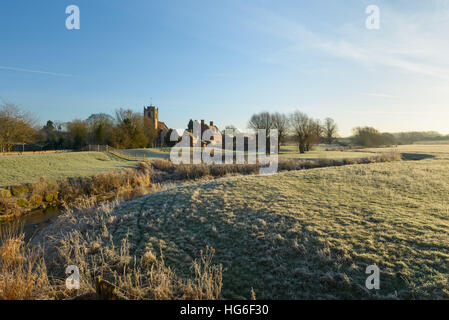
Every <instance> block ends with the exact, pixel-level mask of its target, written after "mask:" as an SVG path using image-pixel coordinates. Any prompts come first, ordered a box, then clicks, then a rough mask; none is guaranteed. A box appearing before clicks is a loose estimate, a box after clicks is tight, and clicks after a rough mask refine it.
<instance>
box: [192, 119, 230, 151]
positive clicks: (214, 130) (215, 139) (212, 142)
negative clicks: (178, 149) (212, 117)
mask: <svg viewBox="0 0 449 320" xmlns="http://www.w3.org/2000/svg"><path fill="white" fill-rule="evenodd" d="M190 121H192V120H190ZM192 123H195V124H196V125H200V128H201V137H195V136H194V135H193V131H192V129H191V128H189V129H188V132H187V134H188V135H189V136H190V146H194V145H197V144H198V140H199V139H198V138H200V139H201V146H202V147H206V146H207V145H208V146H210V147H212V146H216V145H217V144H220V143H221V141H222V136H221V132H220V130H218V127H217V126H215V125H214V122H213V121H210V122H209V125H207V124H206V121H205V120H201V124H200V123H198V121H197V120H195V121H192ZM206 130H210V131H211V137H210V139H208V138H206V137H203V134H204V132H205V131H206Z"/></svg>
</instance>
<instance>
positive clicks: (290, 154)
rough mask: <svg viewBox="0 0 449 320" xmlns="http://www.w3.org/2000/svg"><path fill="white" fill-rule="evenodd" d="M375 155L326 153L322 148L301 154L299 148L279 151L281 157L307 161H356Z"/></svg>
mask: <svg viewBox="0 0 449 320" xmlns="http://www.w3.org/2000/svg"><path fill="white" fill-rule="evenodd" d="M372 155H373V154H372V153H371V152H369V151H368V150H367V152H363V151H360V152H359V151H357V152H354V151H326V150H325V149H324V148H322V147H315V148H314V150H311V151H309V152H306V153H303V154H301V153H299V151H298V147H297V146H282V147H281V148H280V150H279V156H280V157H284V158H291V159H307V160H315V159H356V158H363V157H370V156H372Z"/></svg>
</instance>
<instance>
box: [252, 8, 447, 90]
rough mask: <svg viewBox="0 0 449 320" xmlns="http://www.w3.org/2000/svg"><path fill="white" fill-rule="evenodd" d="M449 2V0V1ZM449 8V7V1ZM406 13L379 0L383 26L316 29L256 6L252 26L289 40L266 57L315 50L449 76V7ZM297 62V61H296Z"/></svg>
mask: <svg viewBox="0 0 449 320" xmlns="http://www.w3.org/2000/svg"><path fill="white" fill-rule="evenodd" d="M446 3H449V2H446ZM447 7H449V6H447ZM444 9H445V10H443V9H442V10H439V11H435V10H429V11H428V12H425V11H423V12H416V13H414V14H410V13H402V12H400V11H397V10H395V9H394V8H392V7H391V6H389V5H388V4H383V5H381V21H382V22H381V30H378V31H368V30H367V29H365V28H364V26H361V25H360V24H359V25H350V24H348V25H345V26H343V27H341V28H340V29H337V31H336V32H335V33H332V38H331V37H330V35H329V34H328V33H325V32H324V33H323V32H314V31H312V30H310V29H308V28H307V27H306V26H304V25H302V24H301V23H298V22H297V21H293V20H291V19H288V18H285V17H284V16H282V15H279V14H275V13H273V12H269V11H268V10H265V9H261V8H257V9H255V10H253V12H254V13H255V15H254V16H252V17H250V18H249V19H250V20H251V22H250V25H251V26H252V27H253V28H254V29H256V30H257V31H259V32H263V33H265V34H267V35H269V36H271V37H275V38H277V39H282V40H284V41H286V43H288V45H287V46H286V47H284V48H282V49H280V50H277V51H276V52H271V53H267V56H266V57H264V58H263V60H264V61H269V62H272V63H273V62H276V61H278V62H279V63H280V64H284V63H285V61H290V62H294V61H295V59H294V55H295V54H298V53H301V52H306V51H311V52H316V53H319V54H325V55H327V56H331V57H336V58H341V59H345V60H350V61H353V62H356V63H359V64H362V65H365V66H367V67H368V68H373V67H379V66H382V67H388V68H393V69H395V70H396V71H400V72H402V73H408V74H415V75H421V76H427V77H432V78H436V79H439V80H445V81H449V56H448V55H447V52H449V41H448V39H449V38H448V36H449V34H448V31H447V30H449V9H447V8H446V7H445V8H444ZM292 66H293V65H292Z"/></svg>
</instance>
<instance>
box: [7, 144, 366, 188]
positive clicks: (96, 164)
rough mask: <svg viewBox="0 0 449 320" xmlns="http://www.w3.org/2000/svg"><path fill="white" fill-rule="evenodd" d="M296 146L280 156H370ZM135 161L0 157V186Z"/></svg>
mask: <svg viewBox="0 0 449 320" xmlns="http://www.w3.org/2000/svg"><path fill="white" fill-rule="evenodd" d="M296 149H297V148H296V147H289V146H287V147H282V148H281V152H280V153H279V155H280V157H285V158H291V159H323V158H325V159H343V158H362V157H367V156H370V155H372V153H366V152H341V151H325V150H322V149H318V150H314V151H310V152H308V153H306V154H299V153H298V151H297V150H296ZM123 152H124V153H129V154H130V155H131V159H133V157H134V156H135V155H138V156H139V157H143V155H145V156H146V158H147V159H166V158H169V157H170V151H169V149H167V148H164V149H161V148H149V149H130V150H123ZM136 164H137V162H136V161H133V160H131V161H128V160H126V159H120V158H119V157H116V156H113V155H109V154H106V153H98V152H68V153H58V154H26V155H14V156H0V187H5V186H8V185H16V184H22V183H35V182H38V181H39V180H40V178H41V177H44V178H45V179H46V180H47V181H54V180H59V179H62V178H68V177H86V176H91V175H94V174H98V173H106V172H112V171H116V170H122V169H126V168H132V167H135V165H136Z"/></svg>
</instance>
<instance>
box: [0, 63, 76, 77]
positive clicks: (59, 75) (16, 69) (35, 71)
mask: <svg viewBox="0 0 449 320" xmlns="http://www.w3.org/2000/svg"><path fill="white" fill-rule="evenodd" d="M0 69H2V70H11V71H19V72H31V73H40V74H47V75H51V76H58V77H74V75H73V74H66V73H56V72H47V71H41V70H31V69H23V68H14V67H6V66H0Z"/></svg>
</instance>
